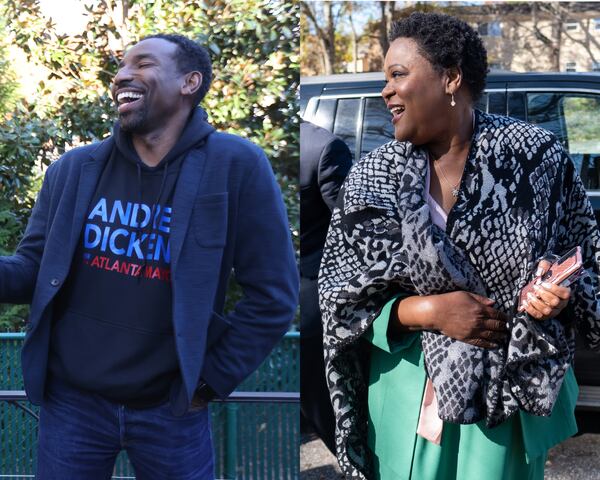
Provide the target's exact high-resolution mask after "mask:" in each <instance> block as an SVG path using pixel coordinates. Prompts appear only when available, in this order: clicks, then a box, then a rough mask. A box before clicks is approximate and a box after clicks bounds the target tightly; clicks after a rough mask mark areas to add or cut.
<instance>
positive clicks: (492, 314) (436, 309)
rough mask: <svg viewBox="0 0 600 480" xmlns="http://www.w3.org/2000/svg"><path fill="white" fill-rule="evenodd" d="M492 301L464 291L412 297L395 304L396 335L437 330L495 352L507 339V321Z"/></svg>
mask: <svg viewBox="0 0 600 480" xmlns="http://www.w3.org/2000/svg"><path fill="white" fill-rule="evenodd" d="M493 304H494V301H493V300H491V299H489V298H485V297H482V296H481V295H477V294H474V293H468V292H464V291H457V292H450V293H444V294H441V295H428V296H424V297H419V296H412V297H408V298H405V299H401V300H399V302H398V303H397V310H396V312H397V319H396V322H394V323H396V325H399V328H397V329H395V330H396V332H400V331H402V330H403V331H406V330H427V329H433V330H439V331H440V332H441V333H443V334H444V335H446V336H448V337H451V338H454V339H456V340H460V341H461V342H465V343H469V344H471V345H475V346H476V347H482V348H497V347H499V346H500V345H501V344H502V343H504V342H505V341H506V339H507V337H508V328H507V325H506V322H507V321H508V317H507V316H506V315H505V314H503V313H502V312H500V311H499V310H496V309H494V308H493V307H492V305H493Z"/></svg>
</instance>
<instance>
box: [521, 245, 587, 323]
mask: <svg viewBox="0 0 600 480" xmlns="http://www.w3.org/2000/svg"><path fill="white" fill-rule="evenodd" d="M582 271H583V262H582V260H581V247H579V246H577V247H575V248H573V249H571V250H569V251H568V252H567V253H566V254H565V255H563V256H562V257H561V258H559V259H558V260H557V261H556V262H554V263H553V264H552V266H551V267H550V269H549V270H548V271H547V272H546V273H545V274H544V275H542V276H541V277H535V278H534V279H533V280H532V281H531V282H529V283H528V284H527V285H525V287H524V288H523V290H521V293H520V294H519V306H518V311H519V312H522V311H523V310H525V308H524V307H523V303H524V302H525V301H526V300H527V294H528V293H529V292H531V293H534V294H535V292H534V290H533V286H534V285H535V284H538V283H542V282H548V283H553V284H556V285H562V286H568V285H570V284H571V283H573V282H574V281H575V280H577V278H578V277H579V275H580V274H581V272H582Z"/></svg>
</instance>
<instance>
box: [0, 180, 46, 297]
mask: <svg viewBox="0 0 600 480" xmlns="http://www.w3.org/2000/svg"><path fill="white" fill-rule="evenodd" d="M48 171H49V170H47V171H46V176H45V178H44V182H43V184H42V188H41V190H40V193H39V194H38V197H37V200H36V202H35V205H34V207H33V210H32V211H31V216H30V217H29V222H28V223H27V228H26V229H25V234H24V235H23V238H22V240H21V242H20V243H19V245H18V247H17V250H16V252H15V254H14V255H11V256H6V257H0V302H2V303H30V302H31V299H32V297H33V290H34V288H35V282H36V280H37V274H38V271H39V268H40V262H41V260H42V254H43V252H44V245H45V243H46V222H47V220H48V205H49V198H48V197H49V188H50V187H49V185H48Z"/></svg>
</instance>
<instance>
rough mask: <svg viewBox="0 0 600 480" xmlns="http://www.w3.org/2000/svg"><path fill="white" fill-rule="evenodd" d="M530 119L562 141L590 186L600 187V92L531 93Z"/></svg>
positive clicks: (528, 101) (529, 103)
mask: <svg viewBox="0 0 600 480" xmlns="http://www.w3.org/2000/svg"><path fill="white" fill-rule="evenodd" d="M527 108H528V114H529V121H530V122H531V123H536V124H539V125H540V126H541V127H544V128H546V129H547V130H550V131H551V132H552V133H554V134H555V135H556V136H557V138H558V139H559V140H560V141H561V142H562V144H563V145H564V147H565V148H566V149H567V151H568V152H569V155H570V157H571V159H572V160H573V163H574V164H575V166H576V168H577V171H578V172H579V175H580V176H581V180H582V181H583V184H584V185H585V187H586V188H587V189H591V190H597V189H600V123H599V122H598V121H597V119H598V118H599V115H600V95H593V94H581V93H535V94H534V93H530V94H528V95H527Z"/></svg>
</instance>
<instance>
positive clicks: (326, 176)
mask: <svg viewBox="0 0 600 480" xmlns="http://www.w3.org/2000/svg"><path fill="white" fill-rule="evenodd" d="M350 167H352V154H351V153H350V149H349V148H348V146H347V145H346V144H345V143H344V142H343V141H342V140H340V139H339V138H336V139H334V140H333V141H331V142H329V143H328V144H327V145H326V146H325V148H324V149H323V152H322V153H321V158H320V160H319V171H318V182H319V188H320V190H321V196H322V197H323V201H324V202H325V204H326V205H327V206H328V207H329V210H330V211H333V208H334V207H335V203H336V200H337V196H338V193H339V191H340V187H341V186H342V184H343V183H344V179H345V178H346V176H347V175H348V172H349V171H350Z"/></svg>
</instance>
